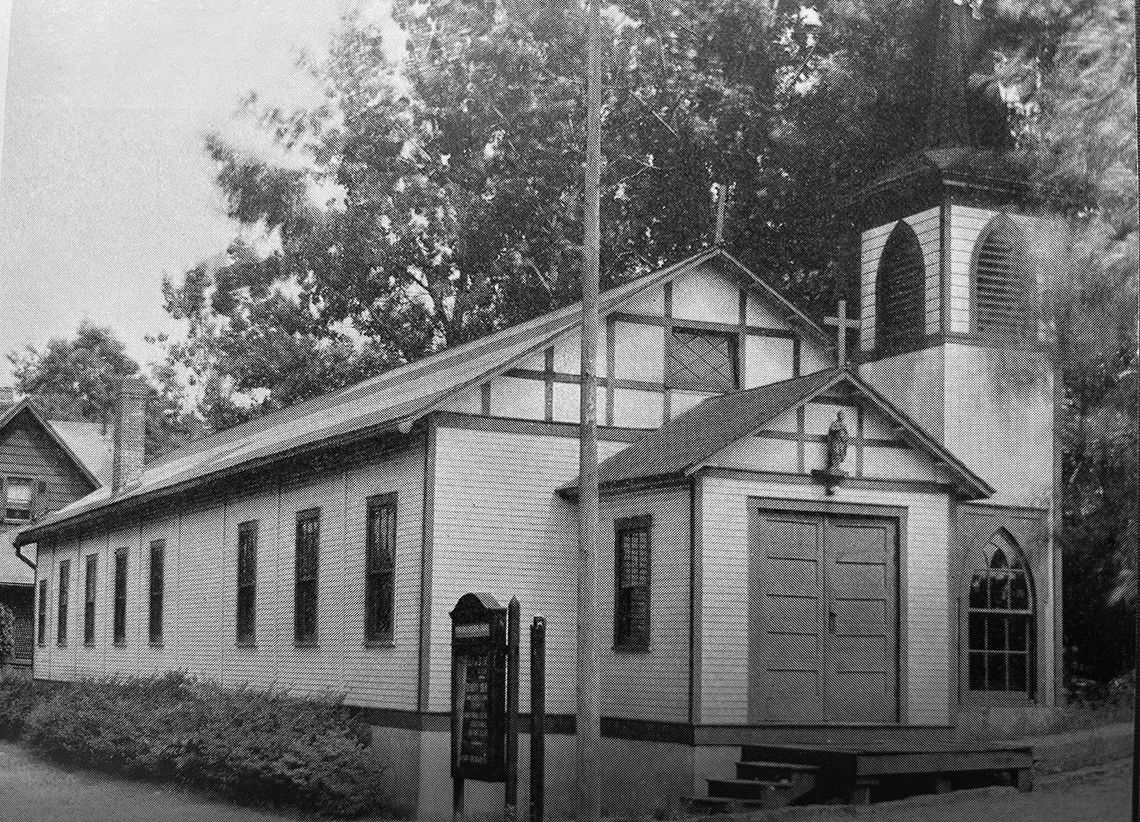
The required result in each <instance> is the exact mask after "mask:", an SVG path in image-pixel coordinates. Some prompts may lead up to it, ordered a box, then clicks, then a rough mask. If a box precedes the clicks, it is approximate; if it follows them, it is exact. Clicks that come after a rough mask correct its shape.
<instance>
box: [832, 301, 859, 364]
mask: <svg viewBox="0 0 1140 822" xmlns="http://www.w3.org/2000/svg"><path fill="white" fill-rule="evenodd" d="M823 322H824V325H830V326H833V327H834V328H835V336H836V351H835V355H836V359H837V361H838V363H839V367H840V368H843V367H844V366H846V365H847V330H848V329H849V328H856V329H857V328H862V327H863V321H862V320H849V319H847V300H840V301H839V308H838V310H837V311H836V312H835V316H834V317H824V318H823Z"/></svg>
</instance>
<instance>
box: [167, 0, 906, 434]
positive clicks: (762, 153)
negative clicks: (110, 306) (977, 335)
mask: <svg viewBox="0 0 1140 822" xmlns="http://www.w3.org/2000/svg"><path fill="white" fill-rule="evenodd" d="M809 11H810V10H809ZM814 14H815V12H814V11H812V12H811V13H810V14H808V13H806V11H805V10H801V8H800V6H799V4H798V3H787V2H784V3H780V4H777V5H775V6H769V5H768V4H765V3H761V2H740V1H739V0H664V1H662V0H657V1H656V2H650V1H649V0H623V2H621V3H619V4H617V5H615V6H613V7H612V8H611V9H610V13H608V14H607V23H606V25H607V27H608V30H607V34H608V36H607V38H606V39H607V44H608V45H607V55H606V65H607V81H606V87H607V90H608V98H607V99H606V101H605V127H604V134H605V145H604V153H605V155H606V158H607V168H606V170H605V173H604V177H603V188H604V197H605V202H604V208H603V212H604V220H605V222H604V225H603V280H604V281H605V283H606V284H612V283H615V282H619V281H621V280H623V279H626V278H628V277H631V276H634V275H636V274H638V273H641V272H642V271H644V270H646V269H648V268H652V267H656V266H658V265H660V264H662V263H664V262H666V261H671V260H676V259H678V258H680V257H682V256H684V255H685V254H688V253H691V252H692V251H694V250H697V249H698V248H700V247H702V246H704V245H707V244H708V243H709V242H710V241H711V229H712V220H713V208H712V204H711V197H710V186H711V184H712V183H714V182H726V183H729V184H731V185H732V186H733V190H734V196H733V199H732V205H731V218H730V220H729V227H730V230H729V239H730V241H731V242H732V244H733V248H734V249H735V250H737V251H739V252H740V253H741V255H742V256H743V257H744V258H745V259H746V261H747V262H750V263H753V264H754V265H756V266H757V267H758V268H760V269H761V270H763V271H765V272H767V273H768V275H769V276H770V277H771V278H772V279H774V280H778V281H781V282H783V283H784V284H785V285H787V286H788V287H789V288H790V289H792V290H793V291H794V292H796V293H798V294H799V295H800V296H802V297H804V298H806V299H807V301H808V302H809V303H812V304H818V303H820V302H825V303H828V304H830V302H831V299H832V297H833V292H834V289H835V281H836V279H837V276H838V273H837V272H838V266H837V265H836V261H835V249H836V248H837V247H838V246H839V245H840V243H839V238H840V236H841V233H842V232H843V231H844V230H845V229H846V227H845V226H844V225H843V222H842V219H841V218H840V215H837V214H836V213H835V212H836V208H835V205H834V194H835V193H836V191H837V190H838V189H841V188H843V187H850V186H851V185H852V182H853V181H854V180H856V179H858V178H859V175H860V174H862V173H863V172H866V171H869V170H870V169H872V168H875V167H877V166H879V165H881V164H882V162H883V161H884V160H885V159H886V158H888V157H889V156H895V155H897V154H898V153H901V152H903V151H905V150H907V149H909V148H910V147H911V146H912V145H913V140H915V139H917V138H918V136H920V129H917V128H915V127H914V126H915V124H916V117H920V116H921V112H922V108H921V106H918V105H917V104H916V103H917V101H918V100H919V99H920V92H921V84H920V83H919V82H918V81H917V80H915V79H914V77H913V74H914V73H913V72H911V71H909V70H908V66H909V65H910V64H911V63H910V62H908V61H913V59H915V55H916V54H917V53H918V52H919V51H920V50H921V49H923V48H926V47H927V46H928V44H927V43H925V42H924V41H923V38H922V37H919V36H918V34H919V32H920V28H919V27H920V20H921V14H919V12H918V11H916V10H914V9H912V8H911V7H910V6H908V5H907V4H905V3H903V2H898V1H897V0H865V2H863V1H862V0H861V2H853V3H845V4H837V5H835V6H833V7H832V8H831V9H828V10H827V11H826V20H827V24H826V25H825V26H823V27H818V26H815V25H813V24H814V22H815V20H814V19H813V17H812V15H814ZM397 20H398V21H399V23H400V25H401V26H402V29H403V32H404V34H405V36H406V38H407V43H406V49H405V51H406V54H405V55H404V56H403V59H402V60H401V61H400V62H399V64H396V63H395V62H393V61H392V60H391V59H390V56H389V54H388V53H387V52H386V51H385V47H384V46H385V44H384V42H383V41H382V38H381V35H380V32H379V29H377V28H376V27H375V26H372V25H370V24H369V23H367V22H366V21H363V20H361V19H360V18H359V17H352V18H348V19H347V20H346V21H345V23H344V26H343V28H342V30H341V31H340V32H339V33H338V34H337V36H336V37H335V39H334V42H333V44H332V46H331V48H330V51H329V53H328V55H327V57H325V58H323V59H321V60H314V59H308V60H306V61H305V62H304V68H305V70H307V71H308V72H309V73H310V75H311V76H312V77H313V79H314V80H315V81H316V82H317V83H318V84H319V85H320V87H321V88H322V89H323V92H324V102H323V103H322V104H321V105H318V106H315V107H309V108H301V109H284V108H281V107H275V106H273V105H270V104H268V103H266V102H264V101H263V100H262V99H261V98H260V97H258V96H257V95H255V94H251V95H250V96H249V97H248V98H247V99H246V100H245V101H244V104H243V106H242V108H241V110H240V113H239V119H240V120H241V121H242V122H243V123H245V124H246V125H247V126H249V127H247V128H242V129H239V130H237V132H236V136H235V134H234V133H227V132H218V133H214V134H212V135H210V137H209V138H208V140H207V144H206V145H207V150H208V151H209V153H210V155H211V156H212V158H213V159H214V160H215V161H216V162H217V164H218V168H219V172H218V178H217V180H218V183H219V186H220V188H221V190H222V192H223V193H224V195H225V196H226V199H227V202H228V204H229V211H230V216H231V217H233V218H234V219H235V220H236V221H237V222H238V223H239V224H240V226H241V228H240V231H239V236H238V237H237V238H235V241H234V243H233V244H232V245H231V247H230V249H229V250H228V252H227V254H225V255H223V256H222V257H221V258H218V259H214V260H211V261H207V262H206V263H204V264H202V265H200V266H197V267H195V268H194V269H192V270H191V271H189V272H188V273H187V274H186V275H185V277H184V278H183V280H182V281H181V282H174V281H169V282H168V283H167V286H166V300H167V308H168V310H169V311H170V312H171V313H172V314H173V315H174V316H175V317H178V318H182V319H185V320H187V321H188V324H189V335H188V338H187V340H186V342H185V343H181V344H178V345H171V346H170V349H169V352H170V362H171V363H173V364H176V365H177V366H178V368H179V369H183V370H185V371H186V372H187V373H189V374H190V377H191V379H192V380H193V381H195V382H196V383H198V388H199V389H200V390H201V391H202V393H203V395H204V400H203V411H204V414H205V416H206V417H207V419H208V421H209V422H210V423H211V424H212V425H214V426H225V425H229V424H232V423H233V422H235V421H238V420H240V419H243V418H246V417H248V416H250V415H254V414H258V413H263V412H264V411H266V410H269V409H271V408H274V407H280V406H282V405H287V404H290V403H292V402H295V401H297V400H299V399H303V398H305V397H307V396H312V395H313V394H316V393H321V392H324V391H327V390H329V389H332V388H335V387H337V386H338V385H342V384H345V383H347V382H350V381H353V380H356V379H359V378H360V377H361V376H365V375H368V374H371V373H376V372H378V371H380V370H383V369H385V368H388V367H391V366H392V365H395V364H398V363H402V362H407V361H410V360H414V359H416V358H418V357H422V356H423V355H425V354H427V353H430V352H432V351H434V350H438V349H439V348H442V347H444V346H447V345H453V344H455V343H459V342H464V341H466V340H469V339H472V338H474V337H477V336H480V335H482V334H485V333H487V332H489V331H492V330H495V329H496V328H500V327H503V326H507V325H511V324H514V323H516V322H518V321H520V320H524V319H527V318H529V317H531V316H534V315H535V314H538V313H541V312H542V311H546V310H549V309H551V308H554V307H557V306H559V305H563V304H565V303H566V302H568V301H570V300H572V299H574V298H575V296H576V288H577V272H578V266H579V258H580V254H579V249H578V243H579V242H580V213H579V212H580V204H579V200H580V189H581V171H580V165H581V160H582V156H583V146H582V135H581V132H582V129H581V123H582V122H583V121H584V112H583V110H582V108H581V106H582V102H581V98H582V88H581V80H580V78H581V77H582V76H583V72H582V66H581V61H582V55H581V54H580V51H581V49H580V39H581V31H580V30H579V29H580V24H581V23H580V14H579V12H578V11H577V10H576V8H575V7H573V6H567V5H566V4H564V3H558V2H553V0H545V1H544V2H538V3H529V4H522V3H505V4H501V5H500V6H497V7H495V8H494V9H492V7H491V6H488V5H487V4H483V3H476V2H470V3H464V2H449V3H441V4H431V5H401V6H399V7H398V10H397ZM836 112H842V114H841V115H840V116H839V117H838V118H837V117H836ZM916 112H918V114H916ZM251 133H253V134H258V135H261V137H262V138H264V139H262V140H260V142H259V141H258V140H254V139H251V137H250V134H251ZM899 134H902V135H912V136H911V137H910V138H909V139H910V140H911V142H906V140H903V142H902V143H900V141H899V139H897V138H896V137H895V136H894V135H899ZM821 158H825V159H824V160H823V161H821ZM301 363H305V364H308V363H316V368H314V369H311V375H310V376H308V377H304V378H302V377H301V374H302V373H303V369H300V368H298V367H297V366H298V365H299V364H301Z"/></svg>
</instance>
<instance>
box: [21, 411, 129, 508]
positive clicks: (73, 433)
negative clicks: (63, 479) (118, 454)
mask: <svg viewBox="0 0 1140 822" xmlns="http://www.w3.org/2000/svg"><path fill="white" fill-rule="evenodd" d="M21 413H27V414H29V415H30V416H31V417H32V419H33V420H34V421H35V422H36V424H37V425H39V426H40V428H42V429H43V430H44V432H45V433H46V434H47V435H48V437H49V438H51V440H52V441H53V442H54V443H55V444H56V445H57V446H59V449H60V450H61V451H63V453H64V454H66V455H67V457H68V459H70V460H71V461H72V463H74V464H75V467H76V468H77V469H78V470H79V473H80V474H82V475H83V477H84V478H85V479H86V480H88V481H89V482H90V483H91V484H92V485H93V486H95V487H96V488H98V487H99V486H101V485H104V484H106V483H107V481H108V480H109V477H110V453H111V452H110V438H109V437H107V436H106V434H104V432H103V426H102V425H101V424H100V423H97V422H69V421H60V420H45V419H44V418H43V415H41V414H40V413H39V412H38V411H36V409H35V406H33V405H32V404H31V402H30V400H29V398H28V397H25V398H24V399H22V400H20V401H19V402H18V403H16V404H15V405H12V406H9V407H8V408H6V409H5V410H4V411H3V412H0V431H2V430H3V429H4V428H5V427H6V426H7V425H8V423H10V422H11V421H12V420H14V419H16V417H18V416H19V415H20V414H21Z"/></svg>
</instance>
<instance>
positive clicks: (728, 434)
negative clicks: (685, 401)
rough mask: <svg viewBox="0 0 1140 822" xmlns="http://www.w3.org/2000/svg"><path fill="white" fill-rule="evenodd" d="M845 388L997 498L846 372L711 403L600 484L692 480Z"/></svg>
mask: <svg viewBox="0 0 1140 822" xmlns="http://www.w3.org/2000/svg"><path fill="white" fill-rule="evenodd" d="M840 383H846V384H847V385H850V386H851V387H852V388H853V389H854V390H855V392H856V393H858V394H861V395H863V396H864V397H865V398H867V399H869V400H871V402H872V403H873V404H874V405H876V406H877V407H878V408H880V409H881V410H882V411H884V412H885V413H886V414H887V416H888V417H890V418H892V420H893V421H894V422H895V423H896V424H899V425H900V426H901V427H902V428H903V429H904V430H905V432H906V434H907V435H908V437H909V439H910V440H911V442H912V444H913V445H915V446H916V447H918V448H920V449H922V450H924V451H926V452H927V453H928V454H930V455H931V456H932V457H933V458H934V459H936V460H938V461H940V462H943V463H945V464H946V465H947V466H948V467H949V469H950V470H951V472H952V473H953V474H954V475H955V476H956V477H957V479H958V481H959V483H961V484H962V486H963V487H965V488H967V489H969V491H970V492H971V493H972V494H973V495H974V496H976V497H987V496H989V495H991V494H993V488H991V487H990V486H989V485H988V484H987V483H986V482H985V480H983V479H982V478H981V477H979V476H978V475H977V474H975V473H973V472H972V471H971V470H970V469H969V468H967V467H966V465H965V464H964V463H962V462H961V461H960V460H959V459H958V458H957V457H955V456H954V455H953V454H951V453H950V452H949V451H948V450H947V449H946V448H945V447H943V446H942V445H941V444H940V443H938V442H937V441H936V440H935V439H934V438H933V437H931V436H930V435H929V434H927V433H926V432H925V431H924V430H923V429H922V428H921V427H920V426H919V425H918V423H916V422H914V420H912V419H911V418H910V417H909V416H907V415H906V414H905V413H904V412H902V411H900V410H899V409H898V408H896V407H895V406H894V405H892V404H891V403H890V402H889V401H888V400H887V399H886V398H885V397H883V396H882V395H881V394H879V393H878V392H877V391H875V390H874V389H873V388H872V387H871V386H869V385H868V384H867V383H865V382H863V380H861V379H860V378H859V377H858V376H857V375H856V374H854V373H852V372H851V371H850V370H848V369H846V368H828V369H824V370H823V371H817V372H815V373H814V374H807V375H806V376H802V377H795V378H793V379H790V380H783V381H782V382H776V383H771V384H769V385H762V386H760V387H758V388H750V389H748V390H746V391H737V392H735V393H732V394H722V395H720V396H716V397H709V398H708V399H707V400H704V401H703V402H700V403H698V404H697V405H695V406H693V407H692V408H690V409H688V410H687V411H685V412H684V413H683V414H681V415H679V416H677V417H676V418H675V419H673V420H670V421H669V422H667V423H665V425H663V426H661V427H660V428H658V429H656V430H655V431H650V432H649V433H647V434H645V436H643V437H642V438H641V439H639V440H638V441H636V442H634V443H632V444H631V445H629V446H628V447H627V448H625V449H623V450H621V451H619V452H618V453H616V454H614V455H613V456H612V457H609V458H608V459H606V460H604V461H602V462H601V463H600V464H599V465H598V484H599V485H600V486H601V487H603V488H611V489H612V488H616V487H621V486H623V485H631V484H635V483H641V482H653V481H662V480H668V479H677V478H681V477H684V476H687V475H688V474H689V473H691V472H692V471H693V470H695V469H697V468H699V467H700V465H701V464H702V463H703V462H705V461H706V460H708V459H709V458H711V457H712V456H713V455H714V454H716V453H717V452H719V451H721V450H722V449H724V448H727V447H728V446H729V445H731V444H732V443H734V442H736V441H737V440H740V439H742V438H744V437H747V436H750V435H751V434H753V433H755V432H756V431H758V430H759V429H760V428H761V427H763V426H764V425H765V424H767V423H769V422H771V421H772V420H774V419H775V418H776V417H778V416H780V414H783V413H784V412H785V411H788V410H790V409H792V408H795V407H796V406H798V405H800V404H802V403H804V402H807V401H808V400H810V399H811V398H813V397H815V396H818V395H819V394H822V393H823V392H825V391H827V390H829V389H831V388H833V387H834V386H836V385H839V384H840ZM577 484H578V483H577V480H574V481H573V482H571V483H569V484H567V485H566V486H564V489H563V490H565V491H571V492H572V491H575V490H576V489H577Z"/></svg>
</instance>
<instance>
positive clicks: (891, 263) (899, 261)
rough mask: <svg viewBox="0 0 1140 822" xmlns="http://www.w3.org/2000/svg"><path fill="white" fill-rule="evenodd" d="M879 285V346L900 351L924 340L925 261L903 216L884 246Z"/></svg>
mask: <svg viewBox="0 0 1140 822" xmlns="http://www.w3.org/2000/svg"><path fill="white" fill-rule="evenodd" d="M876 285H877V287H876V293H877V296H878V299H877V310H876V316H877V322H876V323H875V326H876V329H875V333H876V337H877V345H878V347H879V348H881V349H882V350H884V351H887V352H892V351H899V350H903V349H906V348H908V347H909V346H911V345H913V344H914V343H917V342H918V341H919V340H921V339H922V337H923V335H924V334H925V332H926V264H925V261H924V260H923V256H922V246H920V245H919V243H918V237H916V236H915V234H914V230H913V229H912V228H911V227H910V226H909V225H907V224H906V223H905V222H903V221H901V220H900V221H899V224H898V225H896V226H895V227H894V230H893V231H891V234H890V236H889V237H888V238H887V244H886V245H885V246H884V247H883V254H882V256H881V257H880V258H879V272H878V276H877V278H876Z"/></svg>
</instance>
